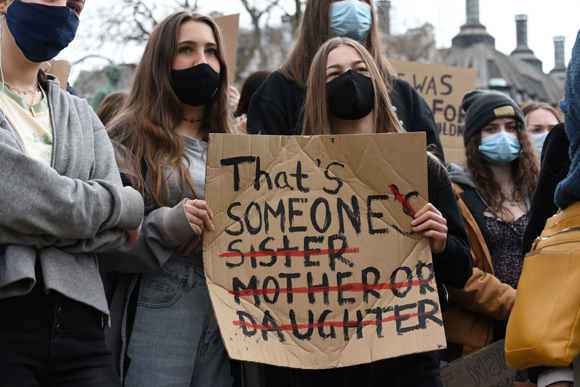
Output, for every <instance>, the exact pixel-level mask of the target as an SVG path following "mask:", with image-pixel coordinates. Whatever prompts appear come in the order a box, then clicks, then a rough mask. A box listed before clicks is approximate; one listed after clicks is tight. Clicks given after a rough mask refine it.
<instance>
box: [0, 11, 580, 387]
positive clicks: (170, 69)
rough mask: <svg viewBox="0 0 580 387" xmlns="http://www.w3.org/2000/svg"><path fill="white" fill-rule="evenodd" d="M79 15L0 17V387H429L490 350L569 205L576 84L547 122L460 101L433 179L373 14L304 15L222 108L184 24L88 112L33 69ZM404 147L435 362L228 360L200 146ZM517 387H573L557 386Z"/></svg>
mask: <svg viewBox="0 0 580 387" xmlns="http://www.w3.org/2000/svg"><path fill="white" fill-rule="evenodd" d="M85 5H86V4H85V1H84V0H54V1H47V0H0V24H1V33H2V35H1V41H0V76H1V81H2V84H1V88H0V92H1V95H0V108H1V111H2V113H1V116H0V152H1V153H0V155H1V157H0V181H1V182H2V183H1V184H0V208H1V209H2V210H0V211H1V215H0V310H1V311H2V312H1V313H0V386H10V387H13V386H14V387H18V386H23V387H24V386H89V387H90V386H94V387H100V386H121V385H124V386H130V387H133V386H136V387H143V386H204V387H205V386H220V387H221V386H224V387H226V386H233V385H235V386H240V387H241V386H244V387H263V386H292V387H299V386H311V385H312V386H324V385H340V386H369V387H371V386H390V385H396V386H408V387H417V386H426V387H427V386H440V387H442V386H443V382H442V380H441V372H440V366H441V365H442V364H445V363H447V362H451V361H453V360H456V359H459V358H462V357H464V356H467V355H469V354H472V353H474V352H476V351H478V350H480V349H481V348H483V347H485V346H487V345H489V344H491V343H493V342H496V341H498V340H501V339H503V338H505V332H506V323H507V320H508V319H509V316H510V311H511V309H512V307H513V304H514V300H515V296H516V291H517V290H516V289H517V285H518V279H519V277H520V274H521V271H522V265H523V261H524V255H525V254H526V252H528V251H529V250H530V247H531V244H532V242H533V240H534V239H535V238H536V237H537V236H538V235H539V234H540V232H541V230H542V228H543V225H544V223H545V220H546V219H547V218H548V217H550V216H551V215H553V214H554V213H555V212H556V211H557V209H558V208H559V207H565V206H567V205H569V204H572V203H574V202H575V201H577V200H578V199H579V197H577V196H578V195H576V196H574V194H569V193H568V194H566V192H563V191H565V190H566V189H568V191H570V192H573V190H574V189H576V188H578V187H577V185H576V182H577V181H580V180H578V177H573V178H570V177H569V176H570V175H571V174H573V173H574V172H577V171H576V169H575V168H574V166H575V164H574V163H573V160H572V161H571V159H570V157H567V156H568V154H569V153H568V149H569V148H570V144H571V143H572V147H574V146H577V145H578V144H577V141H575V138H576V137H573V136H572V137H570V133H575V132H578V128H577V127H574V126H573V125H576V124H579V123H578V121H577V120H576V119H575V117H577V116H576V114H577V112H579V111H580V108H579V106H580V101H579V100H575V99H571V98H573V97H570V96H574V97H575V96H577V91H576V93H572V92H571V91H570V92H569V90H568V88H569V87H574V86H579V87H580V85H572V86H569V85H568V84H567V94H566V105H565V106H566V110H565V111H566V112H567V114H566V117H565V118H566V123H565V124H564V123H562V121H563V118H564V117H563V115H562V113H560V112H559V111H558V110H557V109H555V108H554V107H552V106H550V105H547V104H544V103H527V104H524V105H522V106H518V105H517V104H516V103H515V102H514V101H513V100H512V99H511V98H510V97H508V96H507V95H506V94H503V93H501V92H497V91H489V90H488V91H485V90H474V91H471V92H469V93H467V94H465V96H464V97H463V102H462V108H463V110H464V111H465V125H464V133H463V139H464V145H465V155H464V156H465V157H464V159H463V164H462V165H456V164H453V163H452V164H449V165H448V166H446V165H445V158H444V150H443V147H442V145H441V141H440V139H439V135H438V132H437V128H436V125H435V121H434V118H433V114H432V112H431V109H430V108H429V107H428V105H427V104H426V103H425V101H424V100H423V98H422V97H421V96H420V95H419V94H418V93H417V91H416V90H415V89H414V88H413V87H412V86H411V85H410V84H409V83H407V82H405V81H404V80H402V79H400V78H397V76H396V75H395V73H394V72H393V70H392V69H391V67H390V65H389V62H388V59H387V58H386V57H385V54H384V50H383V47H381V42H380V39H379V33H378V26H377V18H376V14H375V7H374V1H373V0H342V1H341V0H338V1H336V0H307V1H306V5H305V8H304V13H303V16H302V19H301V22H300V25H299V27H298V29H297V32H296V43H295V45H294V47H293V49H292V51H291V52H290V54H289V55H288V58H287V60H286V61H285V62H284V64H283V65H282V66H281V67H280V68H279V69H277V70H275V71H272V72H258V73H255V74H252V75H251V76H250V77H248V79H247V80H246V82H245V83H244V85H243V87H242V90H241V95H239V94H237V92H232V89H231V87H230V86H228V85H229V80H230V78H231V77H232V76H233V74H229V73H228V69H227V66H226V62H225V55H224V38H223V36H222V34H221V32H220V29H219V27H218V26H217V24H216V23H215V22H214V21H213V20H212V19H211V18H210V17H208V16H205V15H201V14H198V13H195V12H191V11H189V10H183V11H179V12H176V13H174V14H172V15H170V16H168V17H166V18H165V19H164V20H163V21H162V22H160V23H159V24H157V25H156V27H155V29H154V30H153V32H152V34H151V36H150V37H149V39H148V42H147V44H146V46H145V49H144V53H143V56H142V58H141V60H140V62H139V65H138V66H137V69H136V72H135V78H134V80H133V84H132V87H131V89H130V91H129V92H117V93H114V94H111V95H109V96H107V97H106V98H105V99H104V100H103V101H102V102H101V103H100V105H99V107H98V109H97V111H96V114H95V112H94V111H93V109H92V108H91V106H90V105H89V104H88V103H87V101H85V100H83V99H80V98H78V97H76V96H73V95H71V94H70V93H69V92H67V91H64V90H62V89H61V87H60V85H59V83H58V80H57V79H56V78H55V77H54V76H52V75H50V74H46V73H45V72H44V71H43V70H42V69H41V65H42V63H43V62H46V61H48V60H50V59H52V58H54V57H55V56H56V55H57V54H58V53H59V52H60V51H61V50H62V49H63V48H65V47H66V46H67V45H68V44H69V43H70V42H71V41H72V40H73V39H74V37H75V33H76V30H77V28H78V26H79V22H80V19H79V16H80V14H81V13H82V11H83V8H84V7H85ZM87 5H88V4H87ZM579 36H580V35H579ZM579 44H580V43H578V42H577V44H576V46H575V48H574V55H575V56H573V58H572V61H571V65H570V68H569V70H568V71H569V77H570V72H572V71H576V72H579V74H580V68H579V67H580V65H578V64H575V65H574V63H576V62H578V61H580V58H579V57H578V56H579V55H580V47H579ZM574 61H576V62H574ZM577 76H578V75H576V77H577ZM574 79H576V78H574ZM237 97H239V103H232V100H234V101H235V102H237ZM232 105H233V106H232ZM569 117H572V118H571V119H570V118H569ZM552 128H554V129H552ZM404 132H425V133H426V147H425V152H426V153H427V171H428V177H427V178H428V185H427V187H428V198H429V202H428V203H427V204H426V205H425V206H423V207H422V208H420V209H419V210H418V211H417V212H416V214H415V216H414V219H413V220H410V226H411V227H412V228H413V231H414V232H416V233H421V234H422V235H423V236H424V237H425V238H427V239H428V241H429V245H430V248H431V254H432V259H433V267H434V271H435V275H436V278H437V288H438V291H439V302H440V305H441V310H442V311H444V313H443V321H444V327H445V333H446V338H447V348H446V349H443V350H440V351H431V352H424V353H418V354H410V355H405V356H400V357H396V358H391V359H383V360H378V361H374V362H372V363H368V364H362V365H357V366H351V367H342V368H333V369H324V370H304V369H289V368H282V367H274V366H266V365H263V364H256V363H245V362H235V361H232V360H230V359H229V357H228V354H227V351H226V349H225V346H224V343H223V341H222V337H221V335H220V330H219V326H218V323H217V320H216V316H215V313H214V309H213V308H212V304H211V300H210V297H209V293H208V288H207V285H206V277H205V273H204V263H203V249H202V247H203V239H204V235H205V233H206V232H209V231H211V230H213V229H214V225H213V212H212V209H211V208H210V207H209V205H208V203H207V202H206V201H205V173H206V167H205V165H206V160H207V152H206V151H207V147H208V141H209V134H210V133H223V134H239V133H247V134H248V135H252V134H261V135H305V136H314V135H329V134H340V135H351V134H367V133H404ZM568 137H570V138H571V139H572V141H569V140H568ZM570 149H571V148H570ZM570 154H573V153H570ZM540 155H541V163H540ZM540 165H541V167H540ZM566 177H569V178H568V179H567V180H566V182H567V184H568V186H569V187H562V185H559V183H560V182H561V181H562V180H564V179H565V178H566ZM557 187H558V189H557ZM558 190H560V191H559V192H560V194H559V195H560V196H558V195H556V196H557V197H559V198H560V201H557V200H555V199H554V195H555V193H556V194H558ZM519 377H521V381H522V382H524V381H525V380H526V379H528V378H529V380H528V383H530V382H533V383H538V386H541V387H544V386H548V385H549V386H553V387H562V386H572V385H573V384H572V376H571V370H570V369H568V368H564V369H548V368H539V369H530V370H528V372H524V373H522V374H520V375H519Z"/></svg>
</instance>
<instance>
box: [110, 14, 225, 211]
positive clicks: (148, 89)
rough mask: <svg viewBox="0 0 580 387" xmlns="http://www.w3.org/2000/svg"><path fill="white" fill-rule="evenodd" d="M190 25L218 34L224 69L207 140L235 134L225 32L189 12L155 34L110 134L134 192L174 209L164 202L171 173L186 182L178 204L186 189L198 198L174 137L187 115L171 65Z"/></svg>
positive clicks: (169, 19) (208, 120)
mask: <svg viewBox="0 0 580 387" xmlns="http://www.w3.org/2000/svg"><path fill="white" fill-rule="evenodd" d="M190 21H194V22H201V23H205V24H207V25H208V26H210V27H211V29H212V30H213V33H214V36H215V40H216V43H217V49H218V55H217V57H218V60H219V63H220V69H221V70H220V75H221V80H220V85H219V87H218V90H217V91H216V93H215V94H214V95H213V96H212V98H211V100H210V101H209V102H208V103H207V104H206V108H205V110H206V111H205V114H204V117H206V119H205V120H204V121H203V127H202V129H203V130H204V132H205V133H206V134H207V133H209V132H217V133H229V132H231V130H230V128H232V127H233V122H232V118H231V117H230V114H229V113H228V109H227V91H228V73H227V65H226V62H225V59H224V58H225V56H224V51H223V46H222V38H221V34H220V31H219V27H218V26H217V24H216V23H215V22H214V21H213V20H212V19H211V18H210V17H208V16H205V15H201V14H198V13H193V12H191V11H187V10H185V11H179V12H176V13H174V14H172V15H170V16H168V17H166V18H165V19H164V20H163V21H162V22H161V23H159V24H158V25H157V26H156V27H155V29H154V30H153V32H152V33H151V36H150V37H149V40H148V41H147V45H146V46H145V51H144V53H143V57H142V59H141V61H140V62H139V65H138V66H137V69H136V70H135V78H134V79H133V86H132V87H131V91H130V93H129V98H128V100H127V102H126V103H125V106H124V107H123V110H122V111H121V112H120V113H119V114H118V115H117V116H116V117H115V119H114V120H113V122H112V123H111V126H110V129H109V132H110V135H111V138H112V139H113V140H114V141H115V142H116V143H117V144H118V145H119V150H120V151H121V152H122V151H123V150H126V151H128V152H129V153H128V154H129V155H130V157H129V156H127V155H126V154H125V156H123V155H122V156H121V157H120V160H119V167H120V168H122V169H124V170H126V171H128V173H129V177H130V178H131V179H132V183H133V186H134V187H135V188H137V189H138V190H139V192H141V194H142V195H144V197H146V194H147V193H149V194H150V195H151V198H152V199H153V200H154V201H155V202H156V203H157V205H159V206H163V205H167V204H168V203H163V199H162V198H163V197H169V184H168V182H167V177H166V173H165V171H166V168H167V167H169V168H170V169H171V171H172V173H173V175H174V176H175V177H176V180H178V181H180V182H181V187H180V191H181V193H180V196H179V199H178V201H180V200H181V199H182V196H183V191H184V189H185V184H187V186H188V187H189V189H190V190H191V192H193V193H194V195H195V189H194V187H193V182H192V180H191V176H190V173H189V168H188V165H186V164H185V163H184V162H183V159H184V158H185V159H187V156H186V155H185V153H184V143H183V139H182V138H181V136H180V135H179V134H177V133H176V132H175V131H174V128H175V127H176V126H177V125H178V124H179V123H180V122H181V121H182V114H183V113H182V109H181V103H180V101H179V99H178V98H177V96H176V95H175V92H174V91H173V87H172V83H171V63H172V61H173V58H174V57H175V55H176V53H177V35H178V32H179V28H180V27H181V25H182V24H184V23H186V22H190ZM121 146H122V147H121ZM121 154H123V153H121ZM143 163H145V164H146V167H147V169H148V170H149V174H150V175H149V185H148V187H147V184H146V182H145V176H143V172H142V171H143ZM163 193H165V195H163Z"/></svg>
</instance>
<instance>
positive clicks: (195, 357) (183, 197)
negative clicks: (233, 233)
mask: <svg viewBox="0 0 580 387" xmlns="http://www.w3.org/2000/svg"><path fill="white" fill-rule="evenodd" d="M227 92H228V74H227V68H226V64H225V61H224V53H223V46H222V39H221V36H220V32H219V28H218V27H217V25H216V24H215V22H214V21H213V20H212V19H211V18H209V17H207V16H204V15H200V14H196V13H192V12H190V11H180V12H177V13H174V14H173V15H170V16H168V17H167V18H166V19H165V20H163V21H162V22H161V23H160V24H158V25H157V26H156V27H155V30H154V31H153V33H152V34H151V37H150V38H149V41H148V42H147V45H146V47H145V52H144V54H143V58H142V59H141V62H140V63H139V66H138V67H137V70H136V73H135V80H134V82H133V87H132V89H131V92H130V95H129V99H128V101H127V102H126V104H125V106H124V109H123V111H121V112H120V113H119V115H118V116H116V118H115V120H114V121H113V122H112V124H111V129H110V131H111V137H112V138H113V139H114V140H115V142H116V143H117V144H119V146H118V154H119V155H120V157H119V166H120V168H121V170H122V171H123V172H125V176H126V177H127V180H128V181H129V183H130V184H131V185H132V186H134V187H136V188H137V189H138V190H139V191H140V192H141V193H142V194H143V196H144V197H145V199H146V203H147V204H148V206H147V209H146V210H147V211H148V215H147V216H146V218H145V220H144V222H143V228H142V231H141V237H140V243H138V244H135V245H133V246H131V247H130V248H124V249H120V250H118V251H117V252H115V253H113V254H110V255H107V256H102V257H101V266H102V269H103V270H104V271H111V270H112V271H114V272H113V273H109V274H108V275H107V278H106V283H107V285H110V286H111V287H115V286H116V288H117V291H116V292H114V293H112V294H111V303H112V305H113V307H114V309H116V311H117V313H118V315H117V320H115V321H114V324H116V325H114V326H113V330H111V331H110V332H109V333H110V334H109V339H110V343H109V344H110V346H111V349H112V350H113V352H115V353H116V355H117V356H118V359H117V361H118V368H119V371H120V372H121V373H122V372H123V370H124V368H127V367H128V370H127V374H126V377H125V386H128V387H132V386H138V387H143V386H167V385H172V386H190V385H192V386H231V383H232V381H231V377H230V365H229V359H228V356H227V353H226V351H225V348H224V345H223V342H222V339H221V337H220V333H219V329H218V326H217V322H216V319H215V316H214V313H213V309H212V306H211V303H210V299H209V294H208V290H207V287H206V282H205V275H204V267H203V256H202V251H201V248H202V243H201V242H202V238H203V235H204V230H206V229H209V230H212V229H213V224H212V220H211V219H212V218H213V214H212V211H211V210H210V209H209V207H208V205H207V203H206V202H205V201H204V200H203V198H204V189H205V160H206V157H207V145H208V143H207V142H208V134H209V133H216V132H217V133H230V132H231V128H233V122H232V119H231V115H230V114H229V113H228V108H227ZM115 272H117V273H115ZM118 272H121V273H144V274H141V275H140V282H139V283H140V285H139V286H136V281H137V278H138V277H139V276H137V275H134V276H131V277H130V278H127V276H123V275H120V274H118ZM133 290H134V293H133ZM131 293H133V294H134V295H135V296H136V297H135V301H136V302H135V304H136V309H133V310H134V322H133V321H132V318H131V315H132V313H131V312H130V311H131V309H132V308H131V306H132V305H133V304H131V303H129V305H126V301H127V300H129V295H128V294H131ZM133 308H135V306H133ZM127 310H128V311H129V313H128V315H124V314H123V311H127ZM121 317H122V318H123V320H122V321H121ZM131 324H133V329H132V332H131V336H130V341H129V343H128V344H126V341H127V340H126V337H125V336H124V335H125V333H126V332H124V331H123V330H121V328H120V327H121V326H122V327H123V328H124V327H125V326H129V327H130V325H131ZM125 346H126V347H125ZM125 348H126V352H125ZM125 353H126V358H127V359H130V364H128V360H127V359H125Z"/></svg>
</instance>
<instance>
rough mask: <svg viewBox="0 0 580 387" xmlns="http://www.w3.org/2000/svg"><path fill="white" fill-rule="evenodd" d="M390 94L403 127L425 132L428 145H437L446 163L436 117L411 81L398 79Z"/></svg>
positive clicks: (440, 155)
mask: <svg viewBox="0 0 580 387" xmlns="http://www.w3.org/2000/svg"><path fill="white" fill-rule="evenodd" d="M389 96H390V97H391V102H392V104H393V108H394V109H395V113H397V116H398V117H399V119H400V120H401V121H402V123H403V128H404V129H405V130H406V131H407V132H425V133H426V134H427V145H433V146H434V147H435V149H434V151H435V156H437V158H438V159H439V160H441V162H442V163H443V164H445V156H444V155H443V147H442V146H441V140H440V139H439V132H438V131H437V126H436V125H435V118H433V112H432V111H431V108H430V107H429V106H428V105H427V103H426V102H425V100H424V99H423V97H421V95H420V94H419V93H418V92H417V90H415V89H414V88H413V86H411V84H409V82H407V81H405V80H403V79H397V80H396V82H395V85H394V86H393V91H392V92H391V94H390V95H389Z"/></svg>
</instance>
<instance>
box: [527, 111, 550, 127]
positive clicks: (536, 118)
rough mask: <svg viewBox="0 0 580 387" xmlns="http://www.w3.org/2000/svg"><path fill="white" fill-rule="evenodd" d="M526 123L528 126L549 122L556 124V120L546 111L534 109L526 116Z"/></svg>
mask: <svg viewBox="0 0 580 387" xmlns="http://www.w3.org/2000/svg"><path fill="white" fill-rule="evenodd" d="M526 121H527V122H528V125H533V123H535V122H540V121H541V122H549V123H552V122H553V123H554V124H556V123H558V119H557V118H556V117H555V116H554V114H553V113H552V112H551V111H549V110H546V109H542V108H539V109H536V110H534V111H532V112H530V113H528V115H527V116H526Z"/></svg>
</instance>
